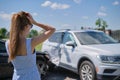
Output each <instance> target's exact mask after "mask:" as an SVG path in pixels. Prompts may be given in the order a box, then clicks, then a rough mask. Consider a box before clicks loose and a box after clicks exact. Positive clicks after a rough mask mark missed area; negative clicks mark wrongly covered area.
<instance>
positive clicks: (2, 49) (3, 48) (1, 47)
mask: <svg viewBox="0 0 120 80" xmlns="http://www.w3.org/2000/svg"><path fill="white" fill-rule="evenodd" d="M1 51H6V48H5V44H4V43H3V42H0V52H1Z"/></svg>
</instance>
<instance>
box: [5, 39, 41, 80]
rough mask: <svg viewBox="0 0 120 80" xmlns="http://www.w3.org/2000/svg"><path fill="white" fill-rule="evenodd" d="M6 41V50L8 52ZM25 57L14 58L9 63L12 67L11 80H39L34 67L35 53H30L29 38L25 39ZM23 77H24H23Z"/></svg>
mask: <svg viewBox="0 0 120 80" xmlns="http://www.w3.org/2000/svg"><path fill="white" fill-rule="evenodd" d="M8 43H9V42H8V41H7V42H6V49H7V52H8V54H9V50H8ZM26 51H27V53H26V55H24V56H20V55H19V56H16V57H15V59H13V60H12V61H11V62H12V64H13V66H14V74H13V80H26V78H27V80H40V74H39V72H38V69H37V66H36V53H34V54H33V53H32V49H31V38H30V39H26ZM23 75H24V76H23Z"/></svg>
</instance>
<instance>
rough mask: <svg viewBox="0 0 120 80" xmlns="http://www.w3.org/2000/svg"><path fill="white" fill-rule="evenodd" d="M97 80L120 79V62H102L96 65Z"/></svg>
mask: <svg viewBox="0 0 120 80" xmlns="http://www.w3.org/2000/svg"><path fill="white" fill-rule="evenodd" d="M97 78H98V80H120V64H102V65H100V66H98V71H97Z"/></svg>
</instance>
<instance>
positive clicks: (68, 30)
mask: <svg viewBox="0 0 120 80" xmlns="http://www.w3.org/2000/svg"><path fill="white" fill-rule="evenodd" d="M56 32H103V31H100V30H90V29H89V30H70V29H63V30H56Z"/></svg>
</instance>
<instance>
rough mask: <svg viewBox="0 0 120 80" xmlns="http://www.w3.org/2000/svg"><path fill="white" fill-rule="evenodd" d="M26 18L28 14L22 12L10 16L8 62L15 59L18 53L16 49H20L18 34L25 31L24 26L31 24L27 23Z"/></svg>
mask: <svg viewBox="0 0 120 80" xmlns="http://www.w3.org/2000/svg"><path fill="white" fill-rule="evenodd" d="M27 16H28V13H26V12H24V11H21V12H18V13H16V14H13V16H12V19H11V28H10V44H9V51H10V56H9V59H8V61H11V60H13V59H14V58H15V57H16V53H17V52H18V49H19V47H20V46H19V44H20V33H21V32H22V31H23V30H24V29H25V26H27V25H28V24H29V25H31V22H30V21H29V19H28V18H27Z"/></svg>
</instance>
